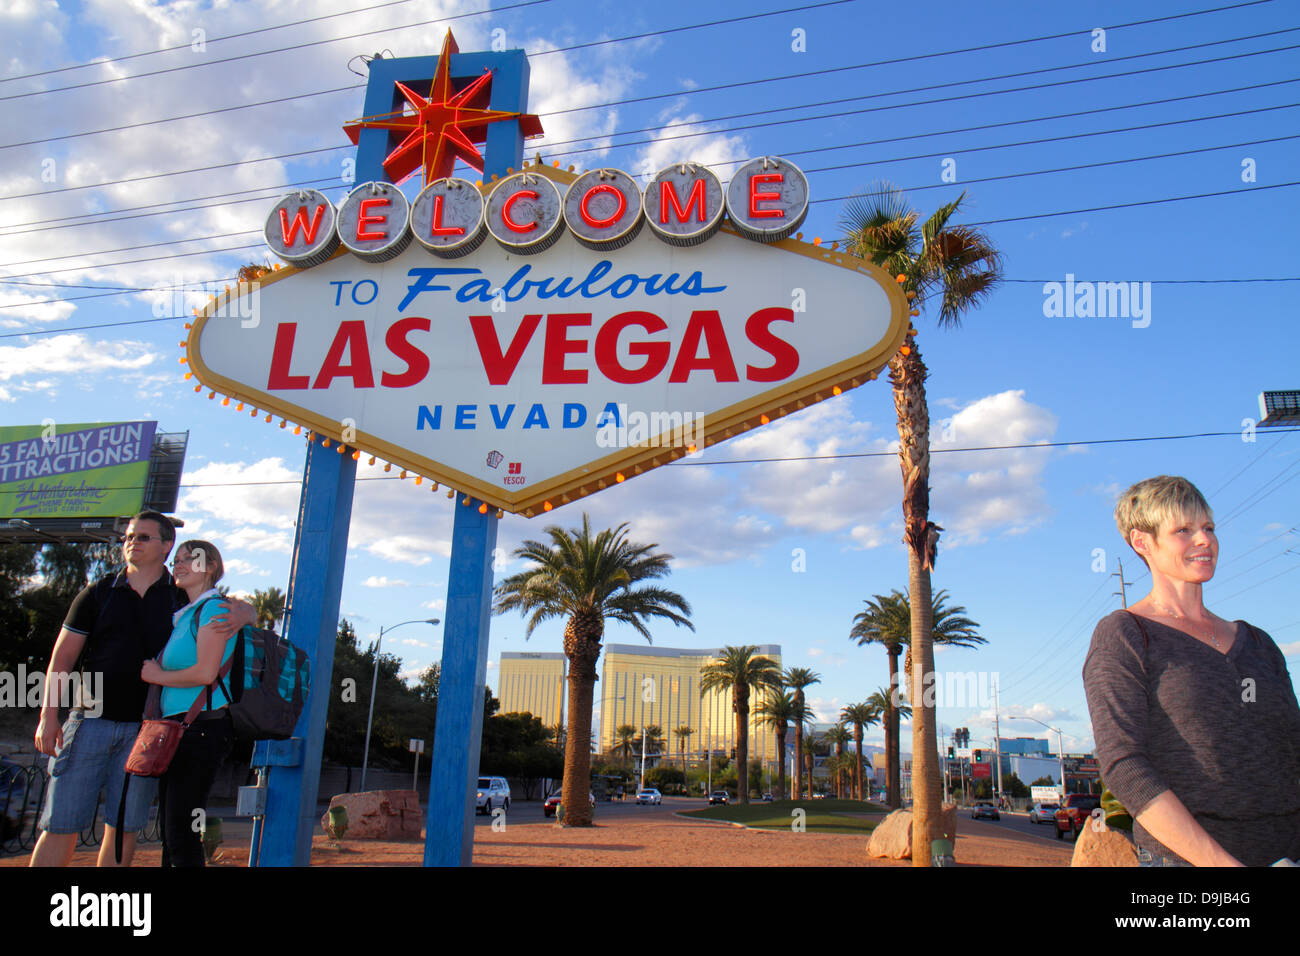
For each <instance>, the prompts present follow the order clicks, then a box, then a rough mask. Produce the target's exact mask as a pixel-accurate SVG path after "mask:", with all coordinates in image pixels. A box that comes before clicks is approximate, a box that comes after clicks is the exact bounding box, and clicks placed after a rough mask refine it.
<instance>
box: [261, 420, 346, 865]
mask: <svg viewBox="0 0 1300 956" xmlns="http://www.w3.org/2000/svg"><path fill="white" fill-rule="evenodd" d="M356 476H357V463H356V462H355V461H353V460H352V456H351V455H347V454H343V455H340V454H338V453H337V452H336V451H335V450H334V449H333V448H332V447H331V448H323V447H321V444H320V441H319V440H315V439H314V440H313V441H312V442H311V445H310V446H309V447H308V449H307V464H306V467H305V469H304V473H303V481H302V498H301V500H300V502H299V505H298V527H297V530H296V531H295V535H294V548H293V567H292V569H291V571H290V578H289V595H288V602H287V605H288V610H287V611H286V624H285V637H286V638H288V639H289V640H290V641H292V642H293V643H294V644H296V645H297V646H298V647H300V648H302V649H303V650H304V651H306V652H307V654H308V655H309V656H310V658H311V665H312V685H311V686H312V689H311V695H310V697H309V698H308V700H307V706H306V707H304V708H303V712H302V716H301V717H299V718H298V726H297V727H296V728H295V736H294V737H293V738H292V739H290V740H262V741H258V743H257V746H256V747H255V748H254V750H253V761H252V764H253V766H254V767H269V770H268V774H269V780H268V789H267V795H266V817H265V819H264V820H263V821H261V824H260V825H259V826H257V827H255V829H254V832H253V841H252V845H251V847H250V852H249V865H250V866H307V865H308V864H309V863H310V862H311V838H312V834H313V833H314V832H315V830H316V827H317V826H318V823H317V813H316V797H317V791H318V789H319V786H320V763H321V751H322V749H323V748H324V744H325V714H326V711H327V710H328V709H329V699H330V696H331V683H332V682H331V673H332V671H333V670H334V642H335V638H336V635H337V633H338V618H339V598H340V595H341V593H342V590H343V559H344V555H345V554H346V552H347V547H348V524H349V522H350V520H351V518H352V491H353V487H354V485H355V482H356Z"/></svg>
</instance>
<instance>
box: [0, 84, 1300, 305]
mask: <svg viewBox="0 0 1300 956" xmlns="http://www.w3.org/2000/svg"><path fill="white" fill-rule="evenodd" d="M1282 82H1285V83H1295V82H1300V80H1284V81H1282ZM1016 122H1024V121H1016ZM917 135H918V136H932V135H938V134H935V133H921V134H917ZM900 138H911V137H900ZM1293 139H1300V134H1291V135H1287V136H1274V137H1269V138H1267V139H1257V140H1248V141H1245V142H1238V143H1223V144H1220V145H1216V146H1201V147H1195V148H1192V149H1183V150H1174V151H1173V152H1168V153H1155V154H1151V155H1147V156H1130V157H1124V158H1122V159H1110V160H1102V161H1098V162H1094V163H1082V164H1079V165H1077V166H1058V167H1055V168H1052V169H1035V170H1026V171H1024V172H1019V173H1003V174H1000V175H996V176H981V177H976V178H973V179H965V180H962V182H961V183H960V185H962V186H968V185H971V184H974V183H985V182H996V181H1001V180H1007V179H1021V178H1025V177H1029V176H1043V175H1048V174H1051V173H1065V172H1077V171H1079V170H1083V169H1097V168H1100V167H1105V166H1118V165H1123V164H1126V163H1138V162H1148V161H1151V160H1156V159H1172V158H1176V157H1181V156H1191V155H1195V154H1197V153H1207V152H1213V151H1216V150H1221V149H1239V148H1241V147H1244V146H1260V145H1263V144H1266V143H1276V142H1285V141H1289V140H1293ZM879 142H886V140H880V141H879ZM830 148H831V149H842V148H844V147H839V146H836V147H830ZM820 151H823V150H821V149H818V150H803V151H794V152H789V153H787V154H786V155H787V156H798V155H801V154H802V153H804V152H820ZM745 161H746V160H744V159H741V160H725V161H722V162H718V163H709V164H707V165H708V166H709V168H712V169H716V168H718V167H721V166H726V165H731V164H733V163H738V162H745ZM863 165H871V164H864V163H848V164H844V165H841V166H822V167H813V168H806V169H804V173H805V174H807V175H810V176H811V175H814V174H817V173H824V172H830V171H832V170H840V169H856V168H859V167H861V166H863ZM336 178H337V177H334V176H329V177H325V178H323V179H308V180H301V181H299V182H293V183H284V184H282V185H278V186H256V187H250V188H251V189H252V190H254V191H257V192H262V191H265V190H270V191H272V194H274V192H275V191H277V190H280V189H291V188H294V187H299V186H318V185H320V184H322V183H328V182H333V181H334V180H335V179H336ZM952 185H953V184H952V183H937V184H928V185H921V186H907V187H903V191H904V192H920V191H922V190H926V189H948V188H951V187H952ZM247 191H248V190H233V191H231V192H225V193H216V194H213V195H210V196H197V197H194V201H196V205H193V206H179V207H177V208H174V209H161V207H164V206H176V205H177V203H180V202H185V201H186V200H169V201H166V202H158V203H150V204H146V205H141V206H128V207H124V208H122V209H118V210H104V211H101V212H94V213H82V214H79V215H75V216H62V217H59V218H56V219H48V220H33V221H30V222H25V223H15V226H19V225H21V226H42V225H43V224H44V223H60V222H65V221H66V220H68V219H85V220H86V221H84V222H74V223H67V224H65V225H50V226H47V227H45V228H32V229H18V230H16V231H14V232H6V233H0V239H4V238H7V237H9V236H19V235H25V234H27V233H30V232H44V231H49V230H51V229H72V228H76V227H78V226H94V225H102V224H103V222H104V221H105V218H107V217H109V216H112V215H115V214H116V213H119V212H128V211H133V210H140V209H159V210H160V211H159V212H152V213H138V214H137V215H134V216H119V217H118V218H116V219H114V220H112V221H113V222H120V221H125V220H129V219H145V218H149V217H151V216H164V215H170V214H173V213H182V212H193V211H195V210H199V209H211V208H214V207H217V206H222V205H223V204H221V203H207V202H201V200H206V199H218V198H222V197H226V196H241V195H244V193H245V192H247ZM266 198H270V197H266V196H251V197H247V198H243V199H238V200H233V201H231V202H228V203H225V204H224V205H225V206H236V205H240V204H242V203H247V202H255V201H258V200H261V199H266ZM92 216H95V217H104V218H95V219H92V218H90V217H92ZM1003 281H1009V282H1033V281H1037V280H1033V279H1007V280H1003ZM1044 281H1047V280H1044ZM1178 281H1180V282H1185V283H1197V282H1210V283H1214V282H1223V281H1241V282H1265V281H1283V282H1286V281H1293V280H1291V279H1278V280H1267V279H1240V280H1216V279H1207V280H1200V279H1184V280H1178Z"/></svg>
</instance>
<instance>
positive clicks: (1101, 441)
mask: <svg viewBox="0 0 1300 956" xmlns="http://www.w3.org/2000/svg"><path fill="white" fill-rule="evenodd" d="M1284 430H1285V431H1300V428H1288V429H1284ZM1229 435H1231V436H1232V437H1234V438H1240V437H1241V432H1235V431H1234V432H1191V433H1188V434H1185V435H1146V436H1142V437H1136V438H1093V439H1087V440H1081V441H1050V442H1025V443H1021V444H1017V445H974V446H971V447H968V448H935V447H934V446H933V445H931V447H930V454H932V455H937V454H956V453H958V452H967V451H1010V450H1013V449H1021V448H1069V447H1072V446H1081V445H1117V444H1128V443H1131V442H1147V441H1178V440H1182V439H1186V438H1223V437H1225V436H1229ZM897 456H898V452H897V451H860V452H845V453H843V454H839V455H792V456H789V457H776V458H720V459H716V460H714V461H675V462H672V463H671V464H670V465H666V466H665V467H672V468H683V467H699V466H701V465H754V464H763V463H766V462H774V461H838V460H841V459H845V458H896V457H897Z"/></svg>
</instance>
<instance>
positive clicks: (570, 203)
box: [564, 169, 641, 249]
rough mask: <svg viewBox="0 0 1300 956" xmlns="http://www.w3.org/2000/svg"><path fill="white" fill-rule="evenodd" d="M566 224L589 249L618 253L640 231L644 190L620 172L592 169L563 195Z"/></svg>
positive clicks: (618, 170) (576, 180)
mask: <svg viewBox="0 0 1300 956" xmlns="http://www.w3.org/2000/svg"><path fill="white" fill-rule="evenodd" d="M564 221H565V222H566V223H568V225H569V231H570V232H572V233H573V235H574V238H576V239H577V240H578V241H579V242H580V243H582V244H583V245H584V246H586V247H587V248H588V249H618V248H620V247H621V246H626V245H627V244H628V243H629V242H631V241H632V240H633V239H635V238H636V235H637V233H639V232H640V231H641V190H640V189H639V188H637V184H636V180H634V179H633V178H632V177H631V176H629V175H628V174H627V173H625V172H623V171H622V170H621V169H589V170H587V172H585V173H583V174H582V175H581V176H579V177H578V178H577V179H575V180H574V181H573V184H572V185H570V186H569V191H568V192H567V193H565V195H564Z"/></svg>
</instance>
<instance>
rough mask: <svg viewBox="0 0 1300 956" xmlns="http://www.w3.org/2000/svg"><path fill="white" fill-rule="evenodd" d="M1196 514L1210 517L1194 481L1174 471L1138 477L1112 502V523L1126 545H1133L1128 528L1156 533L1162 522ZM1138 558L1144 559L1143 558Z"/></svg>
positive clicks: (1210, 512) (1211, 515)
mask: <svg viewBox="0 0 1300 956" xmlns="http://www.w3.org/2000/svg"><path fill="white" fill-rule="evenodd" d="M1199 515H1205V516H1206V517H1207V518H1213V517H1214V512H1213V511H1211V510H1210V505H1209V502H1207V501H1206V500H1205V496H1204V495H1203V494H1201V493H1200V491H1198V490H1197V488H1196V486H1195V485H1194V484H1192V483H1191V482H1190V481H1188V480H1187V479H1186V478H1180V477H1178V476H1176V475H1157V476H1156V477H1155V478H1147V479H1146V480H1145V481H1139V482H1138V483H1137V484H1136V485H1133V486H1132V487H1131V488H1129V489H1128V491H1126V492H1124V494H1122V495H1120V496H1119V503H1118V504H1116V505H1115V525H1116V527H1118V528H1119V533H1120V534H1121V535H1122V536H1123V537H1124V543H1125V544H1127V545H1129V546H1130V547H1132V545H1133V542H1132V535H1131V534H1130V532H1131V531H1134V530H1137V531H1145V532H1146V533H1147V534H1150V535H1156V534H1159V533H1160V526H1161V525H1162V524H1165V523H1166V522H1169V521H1177V520H1179V519H1181V518H1184V517H1192V518H1194V517H1197V516H1199ZM1138 557H1142V556H1141V555H1140V554H1139V555H1138ZM1142 560H1143V561H1144V562H1145V561H1146V558H1142Z"/></svg>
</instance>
